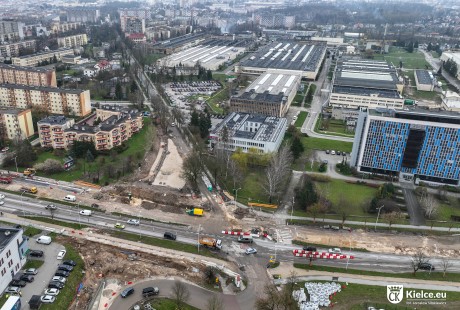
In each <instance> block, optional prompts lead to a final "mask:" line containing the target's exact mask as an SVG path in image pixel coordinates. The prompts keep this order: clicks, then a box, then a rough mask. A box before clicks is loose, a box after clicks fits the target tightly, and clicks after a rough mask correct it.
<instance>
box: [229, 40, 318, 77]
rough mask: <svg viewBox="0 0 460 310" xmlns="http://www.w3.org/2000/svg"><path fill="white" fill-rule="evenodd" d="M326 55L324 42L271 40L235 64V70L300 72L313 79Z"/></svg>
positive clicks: (303, 75) (259, 72) (251, 72)
mask: <svg viewBox="0 0 460 310" xmlns="http://www.w3.org/2000/svg"><path fill="white" fill-rule="evenodd" d="M325 56H326V44H323V43H321V44H316V43H301V42H295V41H282V42H278V41H277V42H273V43H271V44H269V45H266V46H263V47H261V48H260V49H259V50H258V51H257V53H255V54H254V55H253V56H251V57H249V58H248V59H245V60H243V61H241V62H240V64H239V65H236V66H235V72H239V73H242V74H250V75H260V74H262V73H264V72H266V71H268V70H272V71H273V70H276V71H279V72H280V73H283V74H295V75H297V74H300V75H301V76H302V77H303V78H306V79H310V80H315V79H316V78H317V76H318V73H319V69H320V67H321V63H322V62H323V60H324V58H325Z"/></svg>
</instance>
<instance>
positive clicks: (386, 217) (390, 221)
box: [382, 205, 402, 229]
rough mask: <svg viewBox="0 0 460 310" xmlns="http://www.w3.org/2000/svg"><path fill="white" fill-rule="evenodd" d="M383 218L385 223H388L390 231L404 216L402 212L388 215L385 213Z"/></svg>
mask: <svg viewBox="0 0 460 310" xmlns="http://www.w3.org/2000/svg"><path fill="white" fill-rule="evenodd" d="M385 207H386V205H385ZM382 218H383V220H384V221H386V222H387V223H388V229H390V228H391V225H393V224H394V222H396V221H397V220H399V219H400V218H402V214H401V212H388V213H384V214H383V215H382Z"/></svg>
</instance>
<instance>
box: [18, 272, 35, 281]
mask: <svg viewBox="0 0 460 310" xmlns="http://www.w3.org/2000/svg"><path fill="white" fill-rule="evenodd" d="M19 280H21V281H26V282H29V283H31V282H34V280H35V278H34V276H31V275H28V274H23V275H22V276H21V277H20V278H19Z"/></svg>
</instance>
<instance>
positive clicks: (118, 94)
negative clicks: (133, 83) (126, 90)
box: [115, 82, 123, 100]
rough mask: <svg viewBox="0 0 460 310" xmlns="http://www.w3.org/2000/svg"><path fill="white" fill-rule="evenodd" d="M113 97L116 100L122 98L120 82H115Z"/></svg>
mask: <svg viewBox="0 0 460 310" xmlns="http://www.w3.org/2000/svg"><path fill="white" fill-rule="evenodd" d="M115 98H117V99H118V100H121V99H122V98H123V90H122V89H121V83H120V82H117V85H115Z"/></svg>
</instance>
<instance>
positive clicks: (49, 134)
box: [37, 115, 75, 149]
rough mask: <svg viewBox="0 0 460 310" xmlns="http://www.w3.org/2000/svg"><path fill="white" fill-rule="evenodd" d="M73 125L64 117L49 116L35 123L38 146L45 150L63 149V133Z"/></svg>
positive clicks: (69, 119) (73, 121)
mask: <svg viewBox="0 0 460 310" xmlns="http://www.w3.org/2000/svg"><path fill="white" fill-rule="evenodd" d="M74 124H75V120H74V119H72V118H66V117H65V116H64V115H51V116H48V117H46V118H44V119H42V120H39V121H38V122H37V126H38V137H39V139H40V145H41V146H42V147H46V148H49V147H51V148H53V149H64V148H65V143H64V142H65V140H64V131H65V130H66V129H69V128H70V127H72V126H73V125H74Z"/></svg>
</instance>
